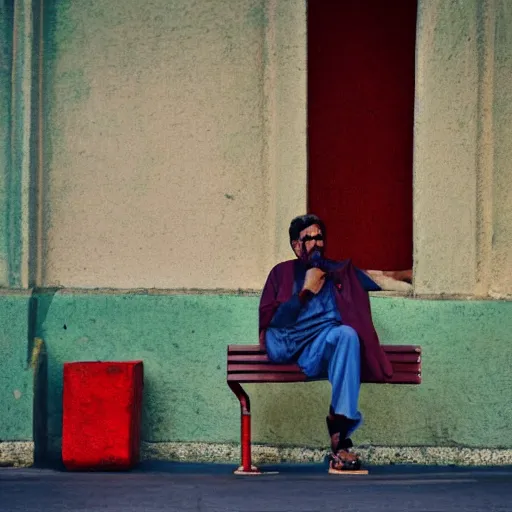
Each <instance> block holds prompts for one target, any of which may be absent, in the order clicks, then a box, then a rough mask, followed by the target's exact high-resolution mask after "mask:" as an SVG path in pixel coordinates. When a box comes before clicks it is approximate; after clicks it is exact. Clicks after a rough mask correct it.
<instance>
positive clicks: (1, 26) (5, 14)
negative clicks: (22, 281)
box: [0, 0, 14, 287]
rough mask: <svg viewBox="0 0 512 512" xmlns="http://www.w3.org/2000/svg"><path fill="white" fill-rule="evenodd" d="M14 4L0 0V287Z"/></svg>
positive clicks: (5, 239)
mask: <svg viewBox="0 0 512 512" xmlns="http://www.w3.org/2000/svg"><path fill="white" fill-rule="evenodd" d="M13 11H14V9H13V4H12V2H11V1H10V0H1V1H0V112H1V116H0V287H5V286H8V285H9V265H8V260H9V236H8V233H9V230H8V228H7V201H8V197H9V194H8V184H9V170H10V167H11V163H10V159H11V145H10V135H11V133H10V119H11V116H10V112H11V77H12V28H13V16H14V14H13Z"/></svg>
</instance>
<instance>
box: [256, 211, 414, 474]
mask: <svg viewBox="0 0 512 512" xmlns="http://www.w3.org/2000/svg"><path fill="white" fill-rule="evenodd" d="M289 235H290V244H291V247H292V249H293V251H294V253H295V255H296V256H297V258H296V259H295V260H289V261H285V262H283V263H280V264H278V265H276V266H275V267H274V268H273V269H272V271H271V272H270V274H269V276H268V278H267V281H266V283H265V287H264V289H263V293H262V296H261V301H260V307H259V324H260V344H261V345H262V346H264V347H266V350H267V353H268V357H269V358H270V360H272V361H273V362H276V363H289V362H297V363H298V365H299V366H300V367H301V369H302V371H303V372H304V373H305V374H306V375H307V376H308V377H313V378H314V377H322V376H327V377H328V380H329V382H330V383H331V386H332V395H331V404H330V407H329V414H328V416H327V418H326V421H327V429H328V432H329V435H330V438H331V454H330V456H329V472H330V473H339V472H342V471H346V470H356V469H359V468H360V467H361V461H360V459H359V457H358V456H357V454H355V453H353V452H351V451H350V448H352V441H351V440H350V435H351V434H352V433H353V432H354V431H355V430H356V429H357V428H358V427H359V426H360V424H361V421H362V416H361V413H360V411H359V409H358V400H359V388H360V383H361V376H362V375H364V377H365V380H366V381H369V382H385V381H386V379H389V378H390V377H391V374H392V368H391V364H390V363H389V361H388V360H387V357H386V355H385V353H384V351H383V350H382V348H381V347H380V343H379V339H378V337H377V333H376V332H375V329H374V327H373V324H372V320H371V312H370V303H369V298H368V291H379V290H381V289H382V288H381V287H380V286H379V285H378V284H377V283H376V282H375V281H374V280H373V279H371V278H370V277H369V275H368V274H367V273H365V272H363V271H362V270H360V269H358V268H356V267H354V266H353V265H352V264H351V262H350V260H346V261H342V262H337V261H333V260H329V259H326V258H324V248H325V242H326V230H325V225H324V223H323V222H322V220H321V219H319V218H318V217H317V216H315V215H303V216H300V217H296V218H295V219H293V220H292V222H291V224H290V229H289ZM372 275H373V276H374V279H375V280H377V281H379V280H381V276H383V274H382V273H379V272H375V273H373V274H372ZM386 277H394V276H393V275H392V274H391V273H388V274H387V276H386ZM409 277H410V273H407V272H406V273H405V274H403V273H400V274H398V278H399V279H403V280H408V279H409Z"/></svg>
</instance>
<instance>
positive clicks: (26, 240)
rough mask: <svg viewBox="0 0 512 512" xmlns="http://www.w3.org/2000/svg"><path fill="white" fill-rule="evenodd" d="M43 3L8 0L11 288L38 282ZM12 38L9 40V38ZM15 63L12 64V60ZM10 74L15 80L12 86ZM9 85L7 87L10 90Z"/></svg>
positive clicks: (3, 272)
mask: <svg viewBox="0 0 512 512" xmlns="http://www.w3.org/2000/svg"><path fill="white" fill-rule="evenodd" d="M40 7H41V4H40V2H39V1H37V0H15V1H14V2H12V3H10V4H9V2H4V4H3V11H4V12H5V13H7V14H8V13H9V9H12V17H11V18H10V21H11V24H12V25H11V26H12V30H9V17H8V16H6V17H4V18H3V19H4V25H6V24H7V25H6V26H4V27H3V28H7V30H5V31H2V35H3V37H4V40H3V41H2V47H3V48H2V49H3V51H2V53H3V54H4V55H6V54H7V52H6V51H5V50H6V49H10V50H11V56H12V57H11V59H10V60H7V61H6V62H7V67H10V70H9V69H5V66H4V67H3V68H2V75H3V76H2V77H1V83H2V90H3V93H2V100H1V101H2V106H3V107H5V109H6V110H4V111H6V112H9V115H8V116H6V118H7V122H6V123H4V124H7V126H2V128H0V129H1V130H2V131H3V132H5V133H4V135H5V138H4V137H2V139H3V140H4V141H8V147H7V148H5V151H4V152H3V153H4V154H3V158H2V159H1V160H0V164H2V169H1V175H2V179H3V185H4V188H3V194H2V198H1V201H2V207H3V210H4V216H3V218H2V222H3V223H4V225H3V226H2V227H3V228H4V229H2V233H3V235H2V238H3V239H2V240H1V241H2V242H3V246H4V249H5V250H4V252H3V253H2V254H0V280H1V281H0V284H1V285H2V286H7V287H10V288H28V287H29V286H31V285H33V284H34V281H35V273H36V267H37V265H36V263H35V262H36V261H37V257H36V253H37V239H38V236H37V220H36V219H37V194H38V190H39V189H38V177H37V176H38V168H39V161H40V156H39V150H38V148H39V143H38V140H39V131H40V126H39V123H38V108H37V107H38V98H39V90H40V82H39V79H38V77H39V72H38V71H39V64H40V63H39V58H38V57H39V38H40V35H39V34H40V16H39V12H40ZM6 38H7V40H5V39H6ZM9 64H10V66H9ZM8 76H9V79H10V84H11V86H10V87H9V86H7V83H8V82H7V77H8ZM6 89H7V93H6V92H5V91H6Z"/></svg>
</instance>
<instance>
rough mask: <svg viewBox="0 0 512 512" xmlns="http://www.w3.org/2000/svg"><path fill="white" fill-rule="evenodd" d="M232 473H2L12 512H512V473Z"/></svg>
mask: <svg viewBox="0 0 512 512" xmlns="http://www.w3.org/2000/svg"><path fill="white" fill-rule="evenodd" d="M232 469H233V466H225V465H194V464H149V465H144V466H142V467H141V468H139V469H137V470H135V471H132V472H128V473H66V472H61V471H52V470H40V469H5V468H4V469H0V510H1V511H2V512H11V511H52V512H53V511H55V512H57V511H81V512H88V511H99V510H101V511H109V512H118V511H119V512H121V511H123V512H131V511H146V512H152V511H160V510H165V511H168V512H174V511H185V512H186V511H200V512H202V511H212V512H228V511H229V512H231V511H233V512H242V511H247V512H263V511H268V512H287V511H290V512H317V511H318V512H329V511H341V510H343V511H351V512H355V511H365V512H376V511H390V512H401V511H408V512H410V511H423V512H445V511H457V512H463V511H496V512H498V511H499V512H501V511H508V510H510V511H512V468H480V469H475V468H472V469H469V468H425V467H406V466H394V467H393V466H388V467H376V468H369V469H370V475H368V476H342V477H338V476H331V475H327V473H326V468H325V467H324V466H323V465H297V466H292V465H282V466H278V467H273V468H270V467H267V468H265V469H269V470H270V469H278V470H279V471H280V473H279V474H278V475H268V476H259V477H236V476H233V475H232V474H231V470H232Z"/></svg>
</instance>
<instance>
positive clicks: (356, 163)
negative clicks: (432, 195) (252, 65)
mask: <svg viewBox="0 0 512 512" xmlns="http://www.w3.org/2000/svg"><path fill="white" fill-rule="evenodd" d="M416 15H417V3H416V0H389V1H383V0H337V1H336V0H331V1H329V0H324V1H321V0H309V2H308V152H309V170H308V211H309V212H311V213H316V214H317V215H319V216H320V217H322V218H323V219H324V220H325V222H326V224H327V227H328V230H329V233H328V237H329V239H328V245H329V248H328V255H329V256H330V257H332V258H337V259H342V258H348V257H351V258H352V259H353V260H354V263H355V264H356V265H358V266H360V267H361V268H366V269H378V270H397V269H410V268H412V148H413V119H414V75H415V70H414V63H415V43H416Z"/></svg>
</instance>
